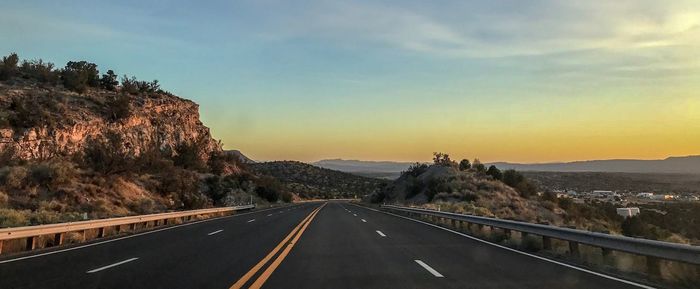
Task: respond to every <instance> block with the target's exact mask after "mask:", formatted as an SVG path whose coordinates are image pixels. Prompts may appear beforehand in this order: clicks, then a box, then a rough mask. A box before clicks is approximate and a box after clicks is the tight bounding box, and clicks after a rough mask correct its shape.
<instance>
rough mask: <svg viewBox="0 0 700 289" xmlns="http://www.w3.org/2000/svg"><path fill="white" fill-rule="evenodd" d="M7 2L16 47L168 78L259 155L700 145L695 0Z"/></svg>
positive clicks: (229, 140)
mask: <svg viewBox="0 0 700 289" xmlns="http://www.w3.org/2000/svg"><path fill="white" fill-rule="evenodd" d="M667 2H670V3H667ZM2 7H3V10H4V11H5V12H4V13H3V17H2V18H1V19H0V50H2V51H0V52H2V53H3V54H7V53H9V52H11V51H15V52H18V53H19V54H20V56H21V57H22V58H29V59H31V58H43V59H44V60H48V61H52V62H55V63H57V64H58V65H59V66H62V65H63V64H64V63H65V62H67V61H69V60H75V59H85V60H88V61H92V62H95V63H97V64H98V65H99V68H101V69H102V70H103V71H105V70H106V69H113V70H115V71H116V72H117V73H120V74H125V73H126V74H129V75H136V76H137V77H138V78H140V79H158V80H159V81H161V83H162V86H163V87H164V88H166V89H168V90H171V91H173V92H175V93H177V94H178V95H181V96H183V97H186V98H189V99H192V100H194V101H196V102H197V103H199V104H200V105H201V107H200V110H201V114H202V120H203V121H204V122H205V124H207V125H208V126H210V127H211V128H212V131H213V134H214V136H215V137H216V138H219V139H222V140H223V142H224V144H225V145H226V147H227V148H231V149H233V148H236V149H241V150H242V151H243V152H244V153H247V154H249V155H251V156H252V157H253V158H255V159H299V160H305V161H311V160H317V159H321V158H328V157H342V158H361V159H375V160H377V159H389V160H425V159H428V158H429V157H430V154H431V153H432V152H433V151H448V152H451V153H452V154H453V155H455V156H458V157H481V158H482V159H485V160H494V161H495V160H510V161H528V162H536V161H553V160H575V159H592V158H613V157H634V158H657V157H664V156H667V155H677V154H698V153H700V152H699V151H698V148H697V145H696V144H697V143H698V141H700V132H699V131H700V130H698V128H700V125H699V124H698V123H700V122H698V120H699V119H698V115H700V101H699V100H698V99H700V96H698V93H697V91H698V88H700V81H698V80H700V74H699V72H700V69H699V68H700V57H698V52H697V51H700V50H698V48H699V47H698V46H700V2H697V1H684V0H681V1H614V2H610V1H585V2H580V3H574V1H515V0H514V1H400V2H397V1H293V2H292V1H207V2H206V4H204V3H202V2H194V1H110V2H107V1H94V0H93V1H70V3H68V4H66V3H60V2H57V1H13V0H10V1H4V3H3V4H2Z"/></svg>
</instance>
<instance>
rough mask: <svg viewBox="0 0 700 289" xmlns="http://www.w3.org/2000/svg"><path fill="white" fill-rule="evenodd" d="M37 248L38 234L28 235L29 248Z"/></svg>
mask: <svg viewBox="0 0 700 289" xmlns="http://www.w3.org/2000/svg"><path fill="white" fill-rule="evenodd" d="M34 248H36V236H31V237H27V250H28V251H30V250H34Z"/></svg>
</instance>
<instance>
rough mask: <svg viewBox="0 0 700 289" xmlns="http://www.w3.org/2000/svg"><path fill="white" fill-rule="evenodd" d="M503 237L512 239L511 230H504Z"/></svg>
mask: <svg viewBox="0 0 700 289" xmlns="http://www.w3.org/2000/svg"><path fill="white" fill-rule="evenodd" d="M503 235H505V236H506V239H510V230H509V229H503Z"/></svg>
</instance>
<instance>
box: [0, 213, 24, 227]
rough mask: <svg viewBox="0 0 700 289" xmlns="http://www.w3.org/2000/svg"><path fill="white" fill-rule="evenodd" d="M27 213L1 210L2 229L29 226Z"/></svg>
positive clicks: (0, 225)
mask: <svg viewBox="0 0 700 289" xmlns="http://www.w3.org/2000/svg"><path fill="white" fill-rule="evenodd" d="M29 224H30V223H29V220H28V219H27V211H18V210H13V209H0V228H7V227H21V226H28V225H29Z"/></svg>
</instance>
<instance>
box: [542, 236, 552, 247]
mask: <svg viewBox="0 0 700 289" xmlns="http://www.w3.org/2000/svg"><path fill="white" fill-rule="evenodd" d="M542 249H545V250H552V238H550V237H547V236H542Z"/></svg>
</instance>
